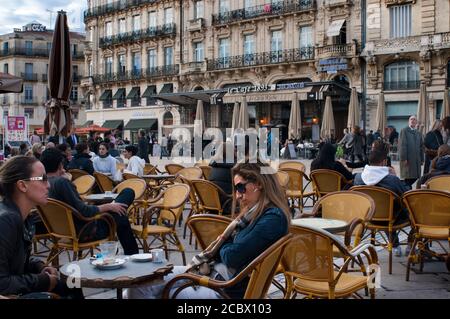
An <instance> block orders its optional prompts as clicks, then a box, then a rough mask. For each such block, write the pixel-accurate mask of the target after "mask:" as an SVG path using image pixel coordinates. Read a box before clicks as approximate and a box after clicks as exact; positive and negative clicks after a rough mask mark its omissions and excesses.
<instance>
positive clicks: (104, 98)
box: [99, 90, 112, 101]
mask: <svg viewBox="0 0 450 319" xmlns="http://www.w3.org/2000/svg"><path fill="white" fill-rule="evenodd" d="M111 99H112V90H105V91H103V93H102V95H101V96H100V99H99V100H100V101H110V100H111Z"/></svg>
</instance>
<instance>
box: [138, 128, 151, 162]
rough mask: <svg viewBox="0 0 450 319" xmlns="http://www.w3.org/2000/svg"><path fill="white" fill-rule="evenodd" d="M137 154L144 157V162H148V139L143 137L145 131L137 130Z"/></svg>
mask: <svg viewBox="0 0 450 319" xmlns="http://www.w3.org/2000/svg"><path fill="white" fill-rule="evenodd" d="M137 156H139V157H140V158H142V159H144V160H145V162H146V163H150V161H149V159H148V141H147V138H146V137H145V131H144V130H140V131H139V140H138V153H137Z"/></svg>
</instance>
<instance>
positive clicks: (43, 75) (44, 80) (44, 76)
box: [42, 74, 48, 82]
mask: <svg viewBox="0 0 450 319" xmlns="http://www.w3.org/2000/svg"><path fill="white" fill-rule="evenodd" d="M47 81H48V74H42V82H47Z"/></svg>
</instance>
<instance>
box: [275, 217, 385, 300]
mask: <svg viewBox="0 0 450 319" xmlns="http://www.w3.org/2000/svg"><path fill="white" fill-rule="evenodd" d="M290 233H291V234H293V235H294V237H293V239H292V240H291V242H290V243H289V245H288V246H287V247H286V249H285V252H284V255H283V258H282V260H281V264H282V265H283V268H284V270H285V275H286V278H287V293H286V295H285V298H290V297H296V295H297V293H299V294H302V295H305V296H306V297H307V298H329V299H334V298H347V297H351V296H354V297H359V298H362V297H361V296H360V295H359V294H358V291H359V290H361V289H367V288H370V289H369V290H370V296H371V298H372V299H373V298H375V287H374V285H373V286H369V285H368V282H369V278H373V279H375V276H373V277H369V276H371V275H372V272H373V271H374V270H375V269H374V268H373V265H378V256H377V252H376V251H375V249H374V247H373V246H372V245H370V244H364V243H363V244H360V245H358V246H357V247H355V248H353V249H352V250H349V249H348V248H347V247H345V245H343V244H342V242H341V240H340V239H339V237H337V236H335V235H333V234H331V233H329V232H327V231H324V230H321V229H317V228H314V229H313V228H309V227H300V226H291V228H290ZM334 247H336V248H337V249H338V250H339V251H340V252H341V254H342V255H343V256H344V260H345V262H344V264H343V265H342V266H341V267H339V268H338V269H336V268H335V266H334V264H333V256H334V249H333V248H334ZM364 257H365V258H366V259H367V264H368V265H372V267H370V269H371V272H370V273H368V274H364V273H365V268H367V267H366V266H365V264H363V263H362V261H363V260H364ZM351 262H354V263H356V264H358V265H360V267H361V268H363V269H362V270H361V273H363V274H359V273H357V274H354V273H351V274H350V273H348V272H347V269H348V266H349V264H350V263H351ZM372 283H373V282H372ZM292 291H293V292H294V293H293V294H292V293H291V292H292Z"/></svg>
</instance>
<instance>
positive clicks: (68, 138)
mask: <svg viewBox="0 0 450 319" xmlns="http://www.w3.org/2000/svg"><path fill="white" fill-rule="evenodd" d="M75 137H76V138H77V143H80V137H79V136H78V135H76V134H75ZM66 144H67V145H69V146H70V148H71V149H74V148H75V145H76V143H74V141H73V138H72V135H69V136H67V137H66Z"/></svg>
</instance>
